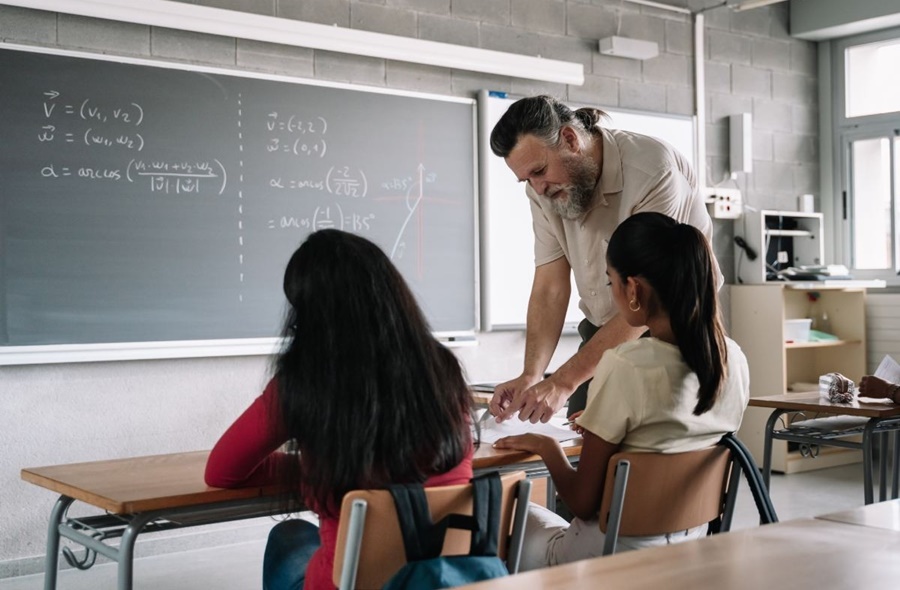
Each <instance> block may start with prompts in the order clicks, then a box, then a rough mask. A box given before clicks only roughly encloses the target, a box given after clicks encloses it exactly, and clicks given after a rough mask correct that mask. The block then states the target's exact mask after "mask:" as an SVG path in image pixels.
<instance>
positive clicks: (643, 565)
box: [465, 518, 900, 590]
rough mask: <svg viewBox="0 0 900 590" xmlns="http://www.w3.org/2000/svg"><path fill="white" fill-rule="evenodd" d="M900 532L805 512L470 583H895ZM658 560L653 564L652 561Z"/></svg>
mask: <svg viewBox="0 0 900 590" xmlns="http://www.w3.org/2000/svg"><path fill="white" fill-rule="evenodd" d="M898 555H900V533H898V532H895V531H889V530H883V529H877V528H867V527H860V526H853V525H849V524H841V523H837V522H829V521H826V520H819V519H811V518H810V519H800V520H794V521H788V522H782V523H778V524H770V525H764V526H760V527H755V528H752V529H745V530H739V531H733V532H730V533H723V534H720V535H713V536H710V537H704V538H702V539H699V540H696V541H688V542H686V543H679V544H677V545H669V546H666V547H654V548H651V549H642V550H640V551H628V552H625V553H620V554H617V555H611V556H608V557H598V558H594V559H587V560H584V561H579V562H575V563H570V564H567V565H562V566H557V567H551V568H546V569H541V570H536V571H532V572H525V573H522V574H518V575H515V576H509V577H506V578H499V579H496V580H490V581H487V582H480V583H478V584H472V585H471V586H465V588H471V589H472V590H476V589H478V590H488V589H490V590H521V589H522V588H528V589H529V590H570V589H572V588H590V587H594V586H596V585H597V584H598V581H600V580H602V585H603V587H605V588H616V589H617V590H638V589H641V590H644V589H646V590H658V589H659V588H668V589H670V590H695V589H696V588H717V589H723V590H759V589H760V588H791V589H792V590H820V589H821V588H833V589H848V590H849V589H856V588H893V587H896V585H897V581H898V580H900V559H898V558H897V556H898ZM650 564H652V566H651V565H650Z"/></svg>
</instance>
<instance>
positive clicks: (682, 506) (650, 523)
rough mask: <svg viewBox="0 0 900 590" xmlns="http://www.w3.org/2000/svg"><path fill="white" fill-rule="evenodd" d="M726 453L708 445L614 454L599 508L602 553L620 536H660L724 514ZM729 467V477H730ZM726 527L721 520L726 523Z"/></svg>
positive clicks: (731, 481) (729, 481)
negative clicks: (675, 450)
mask: <svg viewBox="0 0 900 590" xmlns="http://www.w3.org/2000/svg"><path fill="white" fill-rule="evenodd" d="M731 466H732V461H731V452H730V450H729V449H727V448H725V447H723V446H718V445H717V446H714V447H710V448H708V449H702V450H699V451H691V452H687V453H669V454H665V453H634V452H627V453H616V454H615V455H613V456H612V458H611V459H610V461H609V465H608V466H607V471H606V484H605V489H604V491H603V500H602V502H601V507H600V529H601V530H602V531H603V532H604V533H606V536H607V544H606V547H607V548H608V551H607V550H606V549H605V550H604V554H607V553H612V552H614V550H615V543H616V541H617V539H618V537H619V536H620V535H621V536H647V535H662V534H666V533H671V532H675V531H682V530H687V529H690V528H693V527H696V526H700V525H703V524H706V523H709V522H711V521H714V520H716V519H717V518H723V517H724V518H727V519H728V520H727V522H728V523H730V510H731V509H733V497H732V502H731V503H730V506H729V507H728V509H729V514H727V515H726V493H727V491H728V490H729V488H731V487H733V488H734V491H735V492H736V490H737V483H738V477H737V476H738V472H737V470H732V469H731ZM732 471H734V477H732ZM725 528H726V530H727V524H726V527H725Z"/></svg>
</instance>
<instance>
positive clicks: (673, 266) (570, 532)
mask: <svg viewBox="0 0 900 590" xmlns="http://www.w3.org/2000/svg"><path fill="white" fill-rule="evenodd" d="M606 260H607V274H608V276H609V289H610V291H611V295H612V298H613V300H614V302H615V304H616V307H617V308H618V310H619V313H620V314H622V317H623V318H625V320H626V321H627V322H628V324H629V325H631V326H634V327H640V326H645V327H646V328H647V330H648V331H649V337H646V338H640V339H638V340H635V341H632V342H627V343H625V344H622V345H620V346H618V347H616V348H614V349H610V350H608V351H606V352H605V353H604V354H603V357H602V359H601V360H600V364H599V365H598V366H597V370H596V372H595V373H594V379H593V382H592V383H591V386H590V389H589V392H588V401H587V407H586V408H585V410H584V412H583V413H582V414H581V415H580V416H578V418H577V420H576V424H577V427H576V429H577V430H579V431H580V432H581V433H582V435H583V437H584V446H583V448H582V452H581V457H580V459H579V463H578V467H577V469H576V468H573V467H572V466H571V465H569V462H568V461H567V460H566V457H565V455H564V454H563V451H562V449H561V447H560V446H559V443H558V442H556V440H554V439H552V438H549V437H546V436H541V435H534V434H526V435H522V436H512V437H507V438H505V439H501V440H500V441H498V442H497V443H496V444H495V446H496V447H498V448H506V449H521V450H526V451H530V452H533V453H537V454H539V455H540V456H541V457H542V458H543V460H544V462H545V463H546V464H547V467H548V469H549V471H550V475H551V476H552V477H553V482H554V484H555V485H556V489H557V491H558V492H559V495H560V496H561V497H562V499H563V500H564V502H565V504H566V505H567V506H568V507H569V509H570V510H571V511H572V513H573V514H574V515H575V518H574V519H573V520H572V522H571V524H569V523H567V522H566V521H565V520H563V519H562V518H561V517H559V516H557V515H556V514H554V513H552V512H550V511H548V510H546V509H542V508H540V507H538V506H532V507H531V508H530V510H529V518H528V523H527V524H526V531H525V534H526V543H525V550H524V553H523V556H522V563H521V569H531V568H536V567H543V566H547V565H556V564H559V563H566V562H570V561H576V560H578V559H585V558H588V557H593V556H598V555H601V554H602V551H603V541H604V539H603V533H602V532H600V527H599V523H598V522H597V513H598V511H599V510H600V504H601V501H602V499H603V498H602V494H603V487H604V483H605V481H604V480H605V479H606V468H607V464H608V463H609V459H610V457H612V455H613V454H615V453H616V452H618V451H620V450H622V451H638V452H640V451H645V452H662V453H680V452H685V451H694V450H699V449H703V448H706V447H710V446H712V445H714V444H716V442H717V441H718V440H719V439H720V438H721V436H722V435H723V434H725V433H727V432H733V431H735V430H737V429H738V427H739V426H740V424H741V418H742V417H743V413H744V409H745V408H746V407H747V402H748V400H749V395H750V392H749V371H748V368H747V359H746V357H745V356H744V354H743V352H742V351H741V349H740V347H738V345H737V344H736V343H735V342H734V341H733V340H731V339H729V338H727V337H726V336H725V331H724V328H723V326H722V322H721V318H720V317H719V306H718V296H717V293H716V291H717V275H716V271H715V264H714V259H713V254H712V249H711V248H710V246H709V242H708V241H707V240H706V237H705V236H704V235H703V234H702V233H701V232H700V231H699V230H698V229H697V228H695V227H693V226H691V225H687V224H684V223H678V222H676V221H675V220H673V219H671V218H669V217H667V216H665V215H662V214H660V213H637V214H635V215H632V216H631V217H629V218H628V219H626V220H625V221H623V222H622V223H621V224H620V225H619V227H618V228H617V229H616V230H615V232H614V233H613V235H612V237H611V239H610V241H609V246H608V248H607V251H606ZM703 528H704V527H697V528H695V529H691V530H687V531H672V532H671V533H670V534H667V535H663V536H661V537H641V538H636V537H621V538H620V539H619V543H618V547H620V548H621V549H628V548H631V549H634V548H639V547H646V546H652V545H659V544H666V543H675V542H680V541H683V540H687V539H690V538H694V537H697V536H700V535H702V534H704V532H705V531H704V530H702V529H703Z"/></svg>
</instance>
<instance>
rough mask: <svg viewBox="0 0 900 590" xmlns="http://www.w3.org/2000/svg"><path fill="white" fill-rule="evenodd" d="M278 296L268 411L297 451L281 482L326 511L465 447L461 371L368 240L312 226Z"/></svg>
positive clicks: (425, 470) (412, 478)
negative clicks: (279, 326) (277, 346)
mask: <svg viewBox="0 0 900 590" xmlns="http://www.w3.org/2000/svg"><path fill="white" fill-rule="evenodd" d="M284 293H285V295H286V296H287V300H288V303H289V309H288V312H287V317H286V320H285V328H284V337H285V341H286V344H285V349H284V350H283V352H282V353H281V355H280V356H279V357H278V359H277V361H276V370H277V380H278V384H279V403H278V407H277V408H276V410H277V411H278V412H279V414H280V416H279V417H278V418H279V419H280V421H281V423H282V424H283V425H284V427H285V429H286V431H287V435H288V436H289V437H290V438H292V439H294V441H295V444H296V448H297V449H298V450H299V452H300V460H299V462H297V463H296V464H292V468H291V469H290V472H289V473H288V474H286V475H285V480H286V482H287V483H288V484H289V485H290V489H293V490H300V492H299V493H300V495H301V497H302V499H303V500H304V501H305V502H306V503H307V504H310V503H312V505H313V506H315V508H316V509H317V510H319V511H320V512H324V513H326V514H333V515H336V514H337V513H338V512H339V511H340V502H341V498H342V497H343V495H344V494H345V493H346V492H348V491H350V490H353V489H359V488H383V487H386V486H387V485H388V484H390V483H395V482H422V481H424V480H425V479H426V478H427V477H429V476H431V475H435V474H439V473H443V472H446V471H448V470H449V469H451V468H453V467H455V466H456V465H457V464H459V462H460V461H461V460H462V459H463V458H464V456H465V455H466V453H467V452H468V450H469V447H470V445H471V444H472V443H471V434H470V430H469V428H470V426H469V424H470V422H469V418H468V417H469V415H470V412H471V404H472V399H471V395H470V393H469V391H468V389H467V386H466V382H465V378H464V375H463V371H462V368H461V366H460V364H459V362H458V360H457V359H456V357H455V356H454V355H453V354H452V353H451V352H450V351H449V350H447V349H446V348H445V347H443V346H442V345H441V344H440V343H438V342H437V341H436V340H435V339H434V337H433V336H432V335H431V331H430V329H429V326H428V323H427V321H426V320H425V318H424V316H423V314H422V312H421V310H420V309H419V306H418V305H417V303H416V301H415V298H414V297H413V294H412V292H411V291H410V289H409V287H408V286H407V284H406V282H405V281H404V280H403V277H402V276H401V275H400V273H399V272H398V270H397V269H396V268H395V267H394V265H393V264H392V263H391V261H390V260H389V259H388V257H387V256H386V255H385V254H384V253H383V252H382V251H381V250H380V249H379V248H378V246H376V245H375V244H373V243H372V242H370V241H368V240H366V239H365V238H362V237H360V236H357V235H353V234H349V233H346V232H342V231H338V230H321V231H317V232H315V233H313V234H311V235H310V236H309V238H308V239H307V240H306V241H305V242H304V243H303V244H302V245H301V246H300V247H299V248H298V249H297V251H296V252H295V253H294V255H293V256H292V257H291V260H290V262H289V263H288V266H287V269H286V271H285V274H284ZM296 484H299V487H298V486H297V485H296Z"/></svg>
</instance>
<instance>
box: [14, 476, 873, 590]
mask: <svg viewBox="0 0 900 590" xmlns="http://www.w3.org/2000/svg"><path fill="white" fill-rule="evenodd" d="M772 500H773V503H774V504H775V509H776V510H777V511H778V517H779V519H780V520H789V519H792V518H801V517H811V516H816V515H818V514H825V513H828V512H835V511H838V510H845V509H849V508H853V507H856V506H860V505H862V504H863V492H862V465H859V464H858V465H849V466H845V467H834V468H831V469H822V470H819V471H811V472H808V473H799V474H794V475H789V476H784V475H774V476H773V478H772ZM757 524H758V515H757V512H756V507H755V506H754V504H753V498H752V496H751V494H750V490H749V489H747V488H746V483H745V484H744V489H742V490H741V492H740V494H739V497H738V505H737V510H736V513H735V518H734V524H733V528H735V529H738V528H748V527H752V526H757ZM264 531H265V529H264V528H262V529H261V536H260V538H259V540H254V541H246V542H242V543H239V544H234V545H225V546H218V547H213V548H209V549H198V550H192V551H182V552H178V553H170V554H165V555H157V556H153V557H145V558H141V559H138V560H136V561H135V568H134V580H135V584H134V588H135V590H188V589H191V590H193V589H198V588H215V589H216V590H244V589H253V588H259V587H260V582H259V580H260V573H261V564H262V554H263V549H264V547H265V539H264V538H262V537H263V536H264ZM115 583H116V571H115V567H114V566H113V565H112V564H109V563H105V564H101V565H97V566H95V567H93V568H92V569H90V570H89V571H84V572H81V571H73V570H65V571H62V572H60V575H59V584H58V587H59V588H60V590H99V589H106V588H115ZM41 588H43V575H32V576H22V577H18V578H8V579H5V580H0V590H40V589H41Z"/></svg>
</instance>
